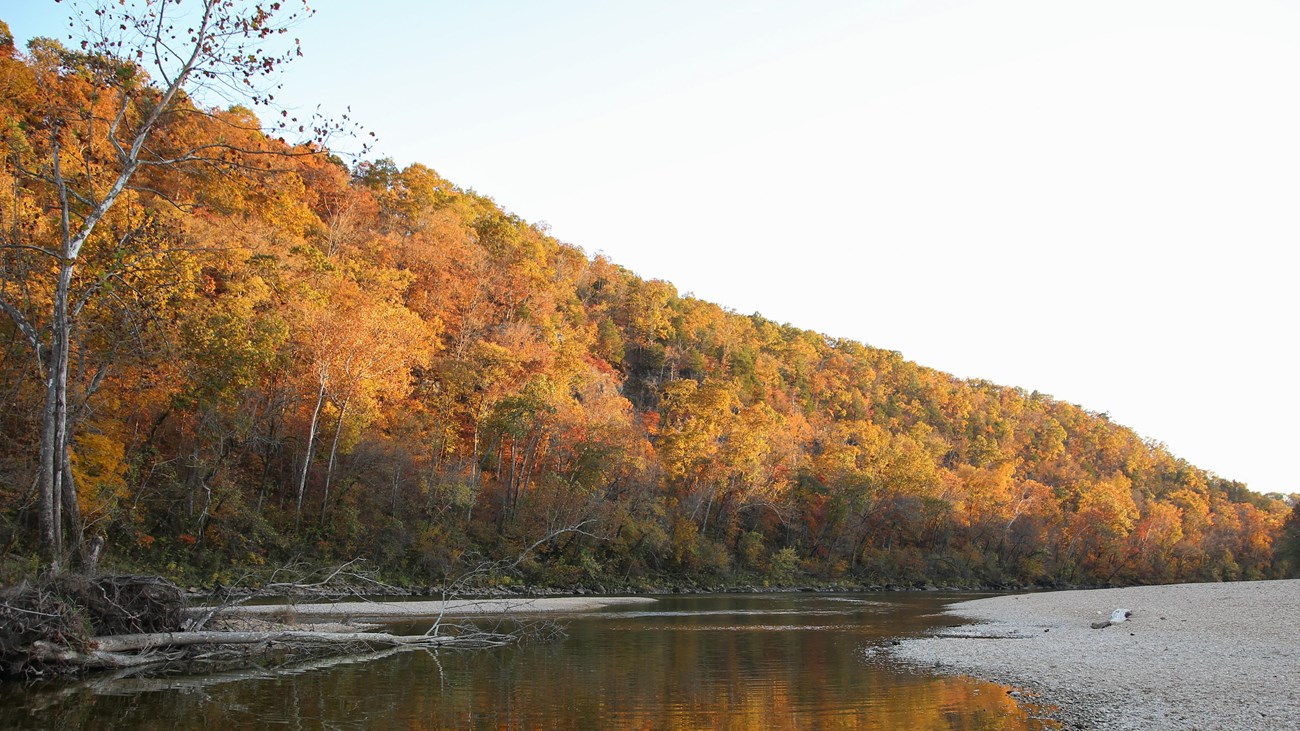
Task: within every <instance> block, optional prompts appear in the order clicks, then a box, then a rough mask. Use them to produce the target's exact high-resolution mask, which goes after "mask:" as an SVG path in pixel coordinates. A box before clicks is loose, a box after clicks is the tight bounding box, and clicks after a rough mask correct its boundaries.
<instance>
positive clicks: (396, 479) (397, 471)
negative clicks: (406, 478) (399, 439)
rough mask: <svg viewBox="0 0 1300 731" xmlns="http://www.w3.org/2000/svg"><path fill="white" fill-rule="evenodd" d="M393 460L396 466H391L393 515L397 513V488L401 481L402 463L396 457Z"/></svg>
mask: <svg viewBox="0 0 1300 731" xmlns="http://www.w3.org/2000/svg"><path fill="white" fill-rule="evenodd" d="M393 461H394V462H395V463H396V464H397V466H396V467H394V468H393V515H394V516H396V515H397V488H398V487H399V486H400V485H401V482H402V465H401V463H400V462H397V460H396V459H394V460H393Z"/></svg>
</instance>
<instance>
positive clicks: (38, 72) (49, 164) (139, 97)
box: [0, 0, 324, 571]
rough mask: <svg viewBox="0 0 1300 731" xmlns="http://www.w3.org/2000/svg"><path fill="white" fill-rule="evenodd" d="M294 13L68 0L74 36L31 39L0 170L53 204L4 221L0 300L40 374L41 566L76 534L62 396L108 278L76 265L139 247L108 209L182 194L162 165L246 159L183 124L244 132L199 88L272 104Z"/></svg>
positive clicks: (224, 3)
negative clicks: (13, 263)
mask: <svg viewBox="0 0 1300 731" xmlns="http://www.w3.org/2000/svg"><path fill="white" fill-rule="evenodd" d="M304 8H305V6H304ZM297 15H298V14H295V13H292V12H285V11H284V9H283V8H282V3H278V2H276V3H256V2H252V3H249V2H236V1H235V0H194V1H193V2H167V1H166V0H140V1H138V2H123V3H111V2H83V3H73V16H72V25H73V27H74V28H75V29H76V32H77V33H78V34H79V35H78V37H74V40H79V46H78V47H77V48H75V49H66V48H64V47H63V46H61V45H59V44H58V43H56V42H53V41H40V42H37V43H34V44H33V47H32V48H33V50H32V56H31V58H30V60H29V68H30V69H31V72H32V74H33V78H32V79H31V80H30V82H29V83H28V84H27V85H26V86H25V88H24V89H23V93H24V94H25V95H26V96H27V99H26V101H27V103H26V104H25V105H24V109H23V114H22V115H21V116H18V117H17V118H16V119H15V120H14V121H15V123H13V124H9V125H7V126H6V128H5V130H4V143H5V154H6V168H7V172H8V174H9V175H11V176H12V177H13V180H14V189H15V190H16V191H17V198H18V200H17V201H16V205H17V206H18V207H19V208H22V207H30V208H32V209H33V210H34V211H38V212H39V211H42V210H49V211H52V212H53V215H52V216H51V217H49V218H48V219H45V220H42V221H40V222H39V223H38V224H37V225H31V226H26V227H23V226H16V225H15V226H6V227H4V228H5V231H6V233H5V239H4V241H3V243H2V245H3V246H4V247H5V249H7V250H9V251H12V252H19V253H21V254H23V255H25V257H26V260H27V263H26V265H25V271H24V277H25V279H26V280H27V281H18V282H15V281H13V280H7V281H6V282H5V285H4V290H3V291H0V310H3V311H4V312H5V314H6V315H7V316H8V317H9V318H10V319H11V320H12V322H13V323H14V326H15V327H16V328H17V330H18V331H19V332H20V333H21V334H22V335H23V337H24V338H25V339H26V341H27V343H28V345H29V346H30V350H31V353H32V355H33V357H34V363H35V369H36V371H38V372H39V375H40V378H41V380H42V382H43V383H44V384H45V385H44V389H45V397H44V404H43V407H42V410H41V417H40V439H39V460H38V465H39V466H38V476H37V480H36V483H37V486H38V513H39V540H38V544H39V546H40V548H41V551H42V554H43V557H44V560H45V563H46V565H47V567H48V568H49V569H50V570H51V571H57V570H59V568H60V567H61V566H62V564H63V559H64V549H65V543H66V541H65V538H64V535H63V530H64V525H65V523H66V524H67V527H68V528H69V529H70V532H72V533H73V535H72V536H71V539H72V542H73V544H74V546H75V545H77V544H78V543H79V535H77V533H78V532H79V530H80V527H79V520H78V518H77V515H76V506H77V496H76V494H75V487H74V483H73V480H72V478H71V468H70V464H71V460H70V457H69V449H70V448H71V446H72V444H73V443H74V437H75V435H74V433H72V429H71V427H72V426H73V423H72V422H70V420H69V413H70V409H71V408H73V407H74V404H73V403H72V399H74V398H83V399H84V398H87V397H89V395H90V393H91V392H93V390H94V385H95V384H94V383H93V381H92V382H91V383H89V384H88V385H85V386H83V388H82V391H81V393H72V392H71V391H70V387H69V364H70V361H71V358H72V353H71V350H72V348H73V335H74V331H75V329H76V327H77V323H78V317H79V316H80V314H81V312H82V309H83V308H84V307H85V306H86V304H87V302H88V301H89V300H90V299H91V298H93V297H94V296H96V295H97V294H100V293H102V292H104V291H107V290H111V288H112V287H113V286H114V281H113V280H114V273H113V272H112V271H111V270H110V271H108V272H104V273H101V274H100V276H98V277H97V278H95V279H93V280H91V281H86V280H85V278H84V277H80V276H79V274H78V268H79V266H80V265H81V263H82V262H83V260H84V259H85V258H86V257H87V256H88V255H89V254H90V253H93V252H94V251H96V250H100V249H113V250H124V251H129V250H130V249H132V248H133V247H137V246H147V245H148V242H147V241H139V240H137V239H139V238H140V237H139V231H138V227H137V226H133V225H131V222H130V221H129V220H125V219H124V220H122V221H120V222H116V223H115V222H114V221H113V216H114V214H115V211H116V210H117V209H118V208H119V207H120V203H121V202H122V201H124V200H143V199H150V198H153V199H161V200H162V201H163V202H164V203H165V204H170V205H175V206H183V205H184V204H185V201H184V200H178V199H176V198H174V197H172V196H171V195H169V193H168V191H166V190H164V189H160V188H159V187H156V186H153V185H150V182H151V179H154V180H156V178H157V174H158V173H160V172H163V171H171V172H176V173H180V174H195V175H197V174H202V173H204V172H205V171H218V172H220V171H231V170H237V169H242V168H246V167H249V166H250V162H249V158H250V155H251V156H252V157H253V158H254V159H256V157H258V156H260V155H261V154H263V153H264V150H260V149H259V150H246V149H241V148H239V147H238V146H237V145H236V144H232V143H231V142H230V141H228V140H227V139H225V138H224V137H223V136H222V135H220V134H213V131H212V130H211V129H209V130H208V134H206V135H203V136H199V137H191V136H189V135H187V134H185V133H184V132H185V130H184V129H182V128H185V127H189V126H191V125H190V124H189V123H190V122H191V121H192V120H193V119H194V118H196V117H203V118H207V119H211V120H216V121H218V122H226V123H227V126H230V125H234V126H235V131H236V132H239V131H240V130H239V129H238V123H237V122H232V121H227V120H226V118H223V117H221V116H220V115H216V114H208V113H205V112H204V111H203V110H202V109H201V108H200V107H198V106H196V104H195V103H194V101H193V99H195V98H208V99H210V100H213V101H215V100H231V99H234V98H243V99H248V100H250V101H251V102H253V103H254V104H255V105H256V104H269V103H270V102H271V100H272V98H273V94H272V93H271V92H270V90H268V84H269V81H270V79H271V77H272V75H273V74H275V73H276V72H277V71H278V70H279V68H280V67H281V66H282V65H283V64H284V63H286V62H287V61H289V60H290V59H291V58H292V57H293V56H294V55H295V54H296V52H297V51H296V48H293V47H288V48H285V49H284V50H280V49H279V47H278V46H277V45H276V44H275V43H273V40H274V39H275V38H276V37H277V36H279V35H280V34H282V33H284V32H285V31H286V30H287V26H288V24H289V23H291V22H293V20H294V19H295V18H296V17H297ZM290 121H291V120H286V121H285V124H286V126H287V125H288V124H289V122H290ZM306 126H307V123H304V124H303V125H302V127H301V129H302V131H303V132H306V131H307V130H306ZM314 131H318V132H323V131H324V128H322V127H319V126H318V127H317V128H316V129H315V130H314ZM234 136H235V137H238V134H236V135H234ZM252 166H253V167H259V166H257V165H252ZM37 217H38V218H44V217H42V216H40V215H39V213H38V214H37ZM29 282H36V283H38V284H37V285H35V286H31V287H29V286H28V283H29ZM37 287H39V288H40V291H39V292H33V291H32V290H34V289H36V288H37Z"/></svg>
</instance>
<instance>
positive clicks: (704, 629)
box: [0, 594, 1046, 731]
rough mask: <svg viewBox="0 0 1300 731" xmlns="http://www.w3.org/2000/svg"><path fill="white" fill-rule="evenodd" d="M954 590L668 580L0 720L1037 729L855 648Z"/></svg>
mask: <svg viewBox="0 0 1300 731" xmlns="http://www.w3.org/2000/svg"><path fill="white" fill-rule="evenodd" d="M962 598H969V597H962ZM951 599H953V597H944V596H941V595H936V594H844V595H828V594H744V595H684V596H676V595H674V596H665V597H660V598H659V601H658V602H657V603H655V604H645V605H631V606H624V607H615V608H610V609H606V610H602V611H599V612H591V613H586V614H580V615H569V616H565V617H562V618H561V619H562V621H563V622H564V623H565V624H566V625H567V628H566V631H567V637H566V638H565V639H562V640H559V641H554V642H534V643H526V644H523V645H520V646H512V647H506V648H499V649H492V650H464V651H443V652H440V653H437V654H432V653H428V652H424V651H415V652H404V653H400V654H393V655H390V656H386V657H379V658H375V659H370V660H367V661H364V662H351V663H345V664H336V665H332V666H330V667H328V668H324V669H315V670H304V671H301V672H296V673H289V674H277V675H272V676H268V677H252V678H249V677H247V676H248V675H249V673H241V674H234V675H230V676H195V677H185V676H165V677H162V678H126V679H119V680H107V679H104V678H99V679H90V680H82V681H75V682H66V681H61V682H52V683H44V684H38V685H35V686H30V687H27V688H22V689H20V688H17V687H15V686H14V685H9V686H7V687H4V688H0V727H4V728H58V729H75V728H112V729H167V730H169V731H172V730H178V729H198V728H211V729H232V728H250V729H251V728H284V729H319V728H330V729H371V728H383V729H389V728H407V729H426V728H455V729H562V728H573V729H606V728H635V729H879V730H880V731H885V730H887V729H888V730H891V731H892V730H896V729H926V730H939V729H970V730H975V729H979V730H981V731H994V730H999V731H1019V730H1028V729H1034V730H1037V729H1042V728H1045V727H1046V726H1044V725H1043V724H1042V722H1039V721H1036V720H1034V719H1032V718H1031V717H1030V714H1028V713H1026V712H1025V711H1024V710H1023V709H1021V708H1019V707H1018V706H1017V705H1016V704H1015V702H1014V701H1013V700H1012V699H1011V698H1010V697H1009V696H1008V695H1007V689H1006V688H1004V687H1002V686H998V685H993V684H989V683H983V682H979V681H975V680H971V679H966V678H945V677H935V676H930V675H926V674H919V673H914V672H906V671H902V670H899V669H897V668H893V667H891V666H890V665H889V664H888V663H886V662H883V661H881V660H879V659H872V658H871V657H869V656H868V653H865V652H864V649H865V648H871V647H879V646H881V645H883V644H885V643H887V642H888V641H889V638H890V637H894V636H899V635H907V634H913V633H919V632H923V631H925V630H926V629H928V628H930V627H933V626H936V625H943V624H948V623H951V622H952V619H951V618H950V617H944V616H939V615H937V614H936V613H937V612H938V611H939V610H940V609H941V607H942V605H943V604H944V603H945V601H946V600H951ZM411 629H416V628H415V627H411Z"/></svg>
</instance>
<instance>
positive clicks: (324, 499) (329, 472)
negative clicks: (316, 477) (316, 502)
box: [320, 399, 349, 528]
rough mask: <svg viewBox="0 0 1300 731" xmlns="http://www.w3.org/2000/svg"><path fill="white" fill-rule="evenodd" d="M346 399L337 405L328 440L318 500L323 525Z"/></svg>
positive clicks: (346, 410) (346, 409)
mask: <svg viewBox="0 0 1300 731" xmlns="http://www.w3.org/2000/svg"><path fill="white" fill-rule="evenodd" d="M348 400H349V399H343V404H342V405H341V406H339V418H338V422H337V423H335V425H334V439H333V441H332V442H330V460H329V466H327V467H326V468H325V494H324V495H323V496H322V497H321V501H320V524H321V527H322V528H324V527H325V511H326V509H328V508H329V504H330V480H332V479H334V457H335V455H336V454H338V451H339V435H340V434H342V433H343V417H344V416H346V415H347V413H348Z"/></svg>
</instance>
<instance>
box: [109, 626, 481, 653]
mask: <svg viewBox="0 0 1300 731" xmlns="http://www.w3.org/2000/svg"><path fill="white" fill-rule="evenodd" d="M457 641H462V642H463V641H466V640H462V639H461V637H460V636H452V635H434V636H425V635H393V634H388V633H387V632H319V631H315V630H269V631H262V632H223V631H220V630H208V631H202V632H155V633H152V634H143V635H113V636H110V637H97V638H95V639H94V640H93V642H95V643H96V644H97V645H98V647H99V649H100V650H102V651H105V652H133V651H134V652H138V651H142V650H156V649H160V648H166V647H187V646H190V645H254V644H261V643H276V642H281V643H288V642H296V643H340V642H360V643H363V644H367V645H378V646H382V647H398V646H407V645H415V646H420V647H439V646H442V645H447V644H455V643H456V642H457Z"/></svg>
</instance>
